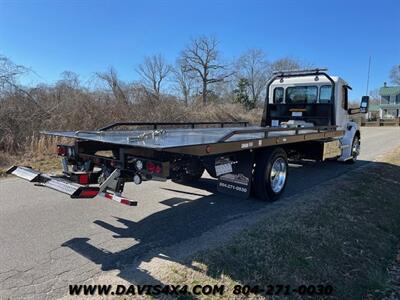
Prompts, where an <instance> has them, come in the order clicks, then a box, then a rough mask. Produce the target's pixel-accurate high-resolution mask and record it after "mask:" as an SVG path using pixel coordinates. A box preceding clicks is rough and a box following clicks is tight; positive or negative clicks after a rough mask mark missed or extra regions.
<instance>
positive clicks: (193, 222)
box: [0, 127, 400, 299]
mask: <svg viewBox="0 0 400 300" xmlns="http://www.w3.org/2000/svg"><path fill="white" fill-rule="evenodd" d="M361 142H362V154H361V156H360V161H358V162H357V163H356V164H354V165H347V164H342V163H337V162H328V163H321V164H318V163H303V164H301V165H300V164H294V165H292V166H291V168H290V173H291V174H290V177H289V182H288V186H287V190H286V192H285V195H286V196H289V195H294V194H296V193H302V192H305V191H306V190H307V189H308V188H310V187H312V186H314V185H316V184H319V183H322V182H326V181H327V180H329V179H331V178H333V177H336V176H339V175H341V174H343V173H345V172H349V171H351V170H355V169H357V168H358V167H360V166H362V165H363V164H366V163H369V162H370V161H372V160H373V159H374V158H375V157H376V156H377V155H379V154H382V153H385V152H387V151H390V150H391V149H393V148H394V147H396V146H400V128H390V127H387V128H363V129H362V140H361ZM214 192H215V180H212V179H209V178H203V179H202V180H201V181H200V182H199V184H198V185H197V186H196V187H187V186H181V185H177V184H174V183H172V182H164V183H160V182H147V183H144V184H142V185H141V186H135V185H133V184H130V185H127V188H126V191H125V195H126V196H127V197H130V198H132V199H135V200H138V201H139V206H138V207H127V206H124V205H120V204H118V203H116V202H115V203H114V202H113V201H107V200H104V199H102V198H95V199H91V200H82V199H81V200H79V199H76V200H74V199H70V198H69V197H68V196H66V195H64V194H61V193H58V192H56V191H53V190H50V189H46V188H42V187H36V186H34V185H32V184H31V183H28V182H26V181H24V180H22V179H17V178H10V179H4V180H2V181H0V205H1V207H0V298H1V299H3V298H8V297H11V298H19V297H23V298H25V297H26V298H36V299H43V298H55V297H58V296H61V295H63V294H65V293H66V292H67V285H68V284H69V283H82V282H83V281H85V280H88V279H90V278H93V277H96V276H98V275H100V274H101V273H102V272H103V271H107V270H120V272H119V275H118V276H121V277H125V279H127V280H131V279H132V278H129V277H128V276H125V275H124V271H123V266H124V264H126V263H127V262H129V263H132V261H136V263H137V265H139V263H140V262H141V260H143V259H144V257H148V255H149V253H152V252H154V253H157V251H155V249H159V248H162V247H169V248H171V247H172V249H173V246H174V245H176V244H178V243H181V242H184V241H187V240H189V239H193V238H196V237H198V236H201V235H202V234H204V233H207V232H209V231H211V230H213V229H215V228H217V227H218V226H221V225H223V224H225V223H226V222H228V221H230V220H232V219H235V218H238V217H239V216H240V217H241V218H243V217H246V215H250V214H251V213H252V212H254V211H257V210H261V209H265V207H266V205H270V204H266V203H264V202H261V201H257V200H255V199H248V200H241V199H234V198H231V197H228V196H223V195H219V194H214ZM271 207H272V205H271ZM170 259H174V258H173V251H172V254H171V255H170ZM143 277H144V279H146V274H143Z"/></svg>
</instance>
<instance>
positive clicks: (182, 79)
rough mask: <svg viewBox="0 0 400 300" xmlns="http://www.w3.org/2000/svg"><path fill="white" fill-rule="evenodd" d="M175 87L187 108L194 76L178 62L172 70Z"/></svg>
mask: <svg viewBox="0 0 400 300" xmlns="http://www.w3.org/2000/svg"><path fill="white" fill-rule="evenodd" d="M172 71H173V73H174V78H173V80H174V82H175V87H176V89H177V90H178V91H179V94H180V95H181V97H182V98H183V101H184V102H185V105H186V106H188V104H189V99H190V97H191V95H192V90H193V88H194V85H195V82H194V74H192V73H190V72H188V71H186V70H185V67H184V65H183V64H182V61H180V60H178V62H177V64H176V66H175V67H174V68H173V70H172Z"/></svg>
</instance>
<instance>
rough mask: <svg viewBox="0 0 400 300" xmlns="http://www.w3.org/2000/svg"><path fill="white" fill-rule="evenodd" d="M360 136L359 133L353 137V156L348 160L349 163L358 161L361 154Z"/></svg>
mask: <svg viewBox="0 0 400 300" xmlns="http://www.w3.org/2000/svg"><path fill="white" fill-rule="evenodd" d="M360 148H361V143H360V138H359V136H358V135H355V136H354V138H353V142H352V143H351V154H350V155H351V158H350V159H349V160H346V162H347V163H348V164H354V163H355V162H356V161H357V158H358V156H359V155H360Z"/></svg>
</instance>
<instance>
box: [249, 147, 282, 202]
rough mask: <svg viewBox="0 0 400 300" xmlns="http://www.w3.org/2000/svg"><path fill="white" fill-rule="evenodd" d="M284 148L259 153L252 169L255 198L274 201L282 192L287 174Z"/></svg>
mask: <svg viewBox="0 0 400 300" xmlns="http://www.w3.org/2000/svg"><path fill="white" fill-rule="evenodd" d="M288 169H289V168H288V162H287V155H286V152H285V150H283V149H282V148H275V149H271V150H267V151H266V152H262V153H259V154H258V156H257V158H256V167H255V170H254V191H255V195H256V197H257V198H259V199H261V200H267V201H275V200H277V199H278V198H279V196H280V195H281V194H282V193H283V191H284V189H285V186H286V182H287V175H288Z"/></svg>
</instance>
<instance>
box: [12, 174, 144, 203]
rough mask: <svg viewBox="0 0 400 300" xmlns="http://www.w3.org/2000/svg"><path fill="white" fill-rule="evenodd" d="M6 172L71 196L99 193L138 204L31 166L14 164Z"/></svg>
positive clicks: (82, 196)
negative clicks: (44, 172) (42, 171)
mask: <svg viewBox="0 0 400 300" xmlns="http://www.w3.org/2000/svg"><path fill="white" fill-rule="evenodd" d="M6 173H7V174H12V175H15V176H17V177H19V178H22V179H25V180H27V181H29V182H33V183H35V185H40V186H45V187H48V188H51V189H53V190H56V191H58V192H61V193H64V194H67V195H69V196H70V197H71V198H75V199H76V198H94V197H96V196H97V195H99V196H102V197H104V198H106V199H109V200H114V201H117V202H119V203H121V204H125V205H128V206H137V202H136V201H132V200H129V199H126V198H125V197H121V196H119V195H116V194H113V193H110V192H108V191H103V190H102V191H101V192H100V188H99V187H93V186H83V185H79V184H77V183H75V182H71V181H70V180H68V179H67V178H64V177H62V176H51V175H48V174H43V173H41V172H39V171H36V170H34V169H32V168H30V167H20V166H12V167H11V168H9V169H8V170H7V171H6Z"/></svg>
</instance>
